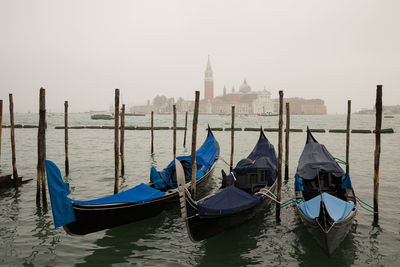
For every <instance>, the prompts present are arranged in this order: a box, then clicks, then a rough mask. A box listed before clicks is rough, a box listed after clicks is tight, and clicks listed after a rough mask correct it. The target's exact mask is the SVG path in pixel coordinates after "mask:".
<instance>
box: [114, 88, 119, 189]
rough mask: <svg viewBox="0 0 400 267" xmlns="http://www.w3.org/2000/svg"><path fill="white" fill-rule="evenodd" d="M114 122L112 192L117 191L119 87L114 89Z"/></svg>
mask: <svg viewBox="0 0 400 267" xmlns="http://www.w3.org/2000/svg"><path fill="white" fill-rule="evenodd" d="M114 122H115V123H114V168H115V170H114V171H115V172H114V194H117V193H118V191H119V129H118V128H119V89H115V109H114Z"/></svg>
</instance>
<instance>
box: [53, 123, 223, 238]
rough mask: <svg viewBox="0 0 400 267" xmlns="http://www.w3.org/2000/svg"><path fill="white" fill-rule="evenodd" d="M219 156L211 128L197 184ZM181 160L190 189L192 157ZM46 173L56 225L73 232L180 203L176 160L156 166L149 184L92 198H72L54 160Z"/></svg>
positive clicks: (81, 232) (198, 158)
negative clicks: (162, 166) (162, 165)
mask: <svg viewBox="0 0 400 267" xmlns="http://www.w3.org/2000/svg"><path fill="white" fill-rule="evenodd" d="M218 157H219V144H218V142H217V140H216V139H215V138H214V135H213V133H212V131H211V129H210V127H208V134H207V138H206V140H205V141H204V143H203V144H202V146H201V147H200V148H199V149H198V150H197V152H196V165H197V171H196V177H197V179H196V184H197V185H199V184H202V183H204V182H205V181H206V180H207V179H208V178H209V177H210V176H211V175H212V173H213V171H214V168H215V165H216V163H217V160H218ZM177 159H178V161H179V162H180V164H182V165H183V166H184V176H185V181H186V183H185V184H186V187H188V188H190V185H191V179H192V178H191V177H192V175H191V156H181V157H177ZM46 172H47V181H48V187H49V193H50V199H51V207H52V211H53V219H54V224H55V227H56V228H57V227H60V226H63V227H64V230H65V231H66V232H67V233H69V234H72V235H85V234H88V233H93V232H96V231H100V230H104V229H109V228H112V227H116V226H119V225H123V224H127V223H131V222H135V221H139V220H142V219H145V218H149V217H153V216H155V215H157V214H159V213H161V212H162V211H163V210H164V209H165V208H167V207H168V206H171V205H177V204H178V200H179V194H178V189H177V182H176V176H175V161H172V162H171V163H170V164H169V165H168V166H167V167H166V168H165V169H163V170H162V171H160V172H158V171H157V170H156V169H155V168H154V167H152V169H151V173H150V182H149V183H147V184H144V183H142V184H139V185H137V186H135V187H133V188H131V189H129V190H126V191H124V192H121V193H118V194H115V195H111V196H107V197H103V198H99V199H94V200H89V201H78V200H73V199H70V198H69V197H68V195H69V184H68V183H65V182H63V179H62V176H61V172H60V170H59V168H58V167H57V166H56V165H55V164H54V163H53V162H51V161H48V160H46Z"/></svg>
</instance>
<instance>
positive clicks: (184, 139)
mask: <svg viewBox="0 0 400 267" xmlns="http://www.w3.org/2000/svg"><path fill="white" fill-rule="evenodd" d="M187 118H188V112H187V111H186V114H185V133H184V135H183V147H184V148H186V131H187Z"/></svg>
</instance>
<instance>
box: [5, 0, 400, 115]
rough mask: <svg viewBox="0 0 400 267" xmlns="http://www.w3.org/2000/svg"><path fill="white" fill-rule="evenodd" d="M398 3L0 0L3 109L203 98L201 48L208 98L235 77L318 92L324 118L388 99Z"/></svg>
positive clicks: (397, 71)
mask: <svg viewBox="0 0 400 267" xmlns="http://www.w3.org/2000/svg"><path fill="white" fill-rule="evenodd" d="M399 11H400V2H399V1H395V0H389V1H372V0H356V1H344V0H339V1H330V2H326V1H317V0H313V1H311V0H306V1H295V0H290V1H248V2H244V1H209V0H207V1H201V2H195V1H178V0H171V1H153V0H149V1H93V0H91V1H76V0H73V1H50V0H46V1H10V0H2V1H1V2H0V30H1V33H2V37H3V38H2V41H1V42H0V59H1V60H0V99H3V112H4V113H6V111H7V110H8V94H9V93H13V97H14V108H15V111H16V112H28V111H30V112H35V113H36V112H37V110H38V99H39V89H40V87H44V88H45V89H46V102H47V103H46V105H47V110H49V111H52V112H61V111H63V109H64V106H63V103H64V101H65V100H68V101H69V107H70V111H71V112H85V111H89V110H108V109H109V106H110V105H112V104H113V101H114V89H115V88H119V89H120V90H121V94H122V100H123V102H124V103H126V104H127V105H128V106H129V105H132V104H145V103H146V102H147V100H152V99H153V98H154V97H155V96H156V95H165V96H167V97H175V99H177V98H178V97H183V98H184V99H186V100H191V99H193V98H194V91H195V90H199V91H200V97H201V98H203V97H204V91H203V90H204V71H205V68H206V63H207V56H208V55H210V58H211V64H212V68H213V72H214V95H215V96H218V95H221V94H222V90H223V87H224V85H225V86H226V87H227V90H228V92H230V91H231V88H232V86H235V88H236V89H237V88H238V87H239V86H240V85H241V84H242V82H243V80H244V79H246V80H247V82H248V84H249V85H250V86H251V87H252V90H262V89H263V88H264V86H265V87H266V88H267V89H268V90H270V91H271V93H272V97H273V98H277V97H278V91H279V90H283V91H284V94H285V97H303V98H308V99H311V98H320V99H323V100H324V101H325V104H326V106H327V108H328V113H329V114H335V113H339V114H343V113H345V112H346V108H347V100H348V99H351V100H352V110H353V111H358V110H360V109H362V108H369V109H370V108H372V107H373V105H374V103H375V94H376V85H377V84H383V104H384V105H396V104H400V90H399V89H400V80H399V77H400V31H399V30H398V26H399V25H400V17H399V16H398V12H399Z"/></svg>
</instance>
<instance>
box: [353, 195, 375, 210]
mask: <svg viewBox="0 0 400 267" xmlns="http://www.w3.org/2000/svg"><path fill="white" fill-rule="evenodd" d="M356 199H357V201H358V203H360V207H361V208H363V209H365V210H366V211H369V212H371V213H374V214H377V213H378V212H377V211H373V210H370V209H368V208H366V207H365V206H363V204H364V205H366V206H368V207H369V208H371V209H373V208H374V207H372V206H371V205H369V204H368V203H366V202H364V201H362V200H361V199H360V198H359V197H357V196H356Z"/></svg>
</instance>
